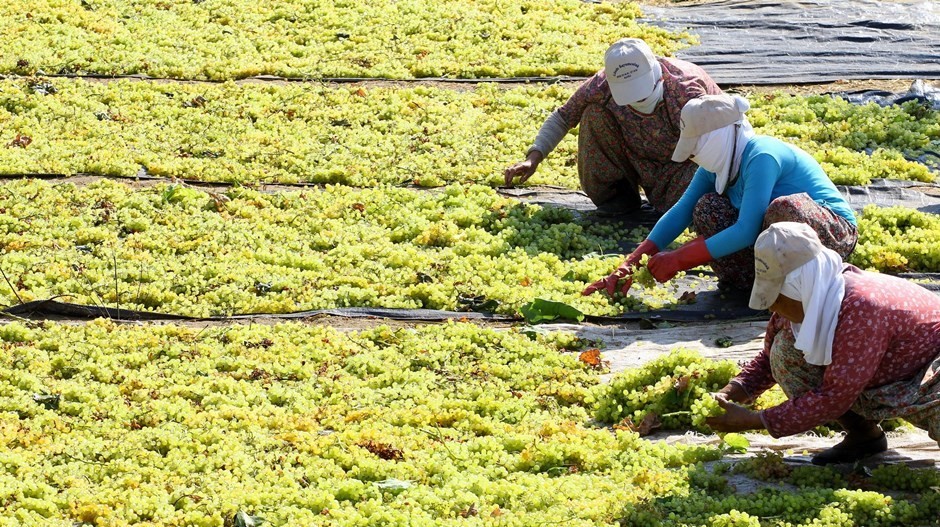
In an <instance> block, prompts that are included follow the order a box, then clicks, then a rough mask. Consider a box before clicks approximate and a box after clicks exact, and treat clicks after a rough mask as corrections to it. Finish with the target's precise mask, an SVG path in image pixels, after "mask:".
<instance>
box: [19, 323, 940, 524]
mask: <svg viewBox="0 0 940 527" xmlns="http://www.w3.org/2000/svg"><path fill="white" fill-rule="evenodd" d="M580 345H583V343H582V342H580V341H579V340H578V339H577V338H575V337H574V336H573V335H571V334H568V333H554V334H543V335H540V336H529V335H526V334H524V333H521V332H518V331H495V330H492V329H482V328H479V327H477V326H475V325H472V324H458V323H450V324H445V325H439V326H426V327H423V328H419V329H391V328H388V327H378V328H375V329H370V330H363V331H360V332H356V333H343V332H341V331H338V330H335V329H331V328H326V327H318V326H311V325H303V324H282V325H276V326H267V325H258V324H255V325H233V326H226V327H204V328H199V327H193V328H186V327H181V326H174V325H156V326H127V325H119V324H115V323H113V322H109V321H105V320H98V321H95V322H91V323H87V324H82V325H73V324H64V323H52V322H44V323H38V324H30V325H24V324H20V323H10V324H5V325H2V326H0V438H2V442H3V446H4V448H3V451H2V452H0V466H2V467H3V470H2V471H0V526H4V527H6V526H13V525H17V526H25V527H32V526H36V527H39V526H42V527H48V526H72V525H108V526H128V525H137V526H144V527H146V526H154V527H155V526H184V525H188V526H202V527H222V526H223V525H229V526H230V525H233V524H234V525H247V524H250V523H248V522H256V520H257V519H258V518H263V519H264V520H265V521H266V522H268V524H270V525H273V526H283V525H363V526H371V525H376V526H378V525H415V526H441V525H501V526H527V525H539V524H551V523H558V522H563V523H564V524H566V525H573V526H595V525H596V526H613V525H617V524H621V525H688V524H693V525H758V523H756V522H757V520H756V519H754V520H752V521H750V523H727V521H726V519H727V518H728V517H729V515H730V516H731V517H743V516H742V515H744V516H749V517H750V516H755V517H756V516H760V517H771V516H772V517H774V518H777V519H779V520H780V521H776V520H775V519H773V518H771V519H768V520H767V521H766V523H763V524H764V525H783V524H784V523H783V521H784V520H785V521H786V522H789V523H787V524H789V525H810V524H812V525H826V526H835V525H845V523H838V524H836V523H818V522H817V523H812V522H813V521H814V519H816V518H817V517H820V518H825V516H826V515H821V516H820V514H821V513H820V510H819V509H820V506H821V505H825V507H826V508H827V510H831V511H832V514H838V515H839V517H840V518H844V519H846V521H853V520H854V521H857V522H859V523H857V524H858V525H861V524H864V525H886V526H887V525H908V524H910V523H914V524H917V523H916V522H920V523H925V522H928V521H931V519H935V518H936V512H937V505H938V500H937V499H936V494H934V495H927V494H923V495H916V496H913V497H910V498H890V497H887V496H886V495H883V494H880V493H878V492H872V491H861V490H821V489H819V488H816V487H815V486H814V482H815V483H819V482H824V481H831V482H834V483H833V484H837V485H838V486H846V484H844V483H842V482H839V481H836V480H834V479H833V476H832V474H831V473H829V472H819V473H806V472H807V471H805V470H804V471H800V474H799V476H798V479H792V481H795V482H796V481H799V482H802V486H804V487H807V488H806V489H805V490H799V491H794V492H791V493H790V494H788V495H784V494H777V495H773V494H768V493H758V494H755V495H753V496H742V497H740V498H735V497H734V496H733V495H732V494H731V493H732V492H733V487H732V486H730V485H729V484H728V480H727V478H726V475H725V469H723V468H720V469H719V470H717V471H715V472H714V473H712V472H710V471H707V470H705V468H704V465H703V463H704V462H709V461H715V460H718V459H719V458H721V457H722V455H723V451H722V449H721V448H719V447H714V446H686V445H681V444H673V445H668V444H665V443H662V442H658V443H657V442H649V441H645V440H643V439H641V438H640V436H639V434H637V433H635V432H632V431H629V430H623V429H619V430H618V429H614V430H611V429H609V428H606V427H602V426H596V425H592V424H590V423H591V413H592V411H593V410H592V408H593V407H594V406H595V405H596V404H595V403H594V402H592V401H594V400H595V399H598V398H600V397H602V394H603V390H601V389H599V388H600V387H599V385H598V384H597V382H598V375H597V371H595V369H594V368H593V367H592V366H590V365H589V364H588V363H587V362H586V361H579V360H578V355H577V354H576V353H570V352H569V351H571V350H575V349H577V348H578V346H580ZM744 468H745V469H746V470H747V471H750V472H757V473H763V472H766V471H762V470H761V467H760V466H756V467H755V466H751V465H746V466H745V467H744ZM776 473H779V471H775V474H776ZM912 476H916V477H912ZM794 478H796V476H794ZM897 480H903V481H902V483H903V485H904V486H901V487H897V486H896V484H895V482H896V481H897ZM915 481H916V482H920V483H922V484H920V485H919V486H917V487H916V488H915V487H912V482H915ZM931 483H932V482H931V480H930V479H929V474H928V475H920V474H912V473H903V472H901V471H898V470H893V471H888V472H885V474H881V475H880V477H876V478H872V480H871V481H869V482H867V483H866V486H867V487H868V488H873V487H874V488H883V487H882V486H884V485H886V486H888V487H893V488H900V489H901V490H905V491H914V492H921V493H924V492H927V493H929V492H930V491H929V485H930V484H931ZM925 485H926V486H925ZM849 488H852V487H851V486H849ZM703 491H707V492H708V497H707V498H706V497H704V496H703V495H702V492H703ZM821 500H822V503H820V501H821ZM738 511H740V512H738ZM930 514H933V516H930ZM778 515H779V516H778ZM869 520H871V521H872V523H869ZM239 522H240V523H239ZM721 522H724V523H721Z"/></svg>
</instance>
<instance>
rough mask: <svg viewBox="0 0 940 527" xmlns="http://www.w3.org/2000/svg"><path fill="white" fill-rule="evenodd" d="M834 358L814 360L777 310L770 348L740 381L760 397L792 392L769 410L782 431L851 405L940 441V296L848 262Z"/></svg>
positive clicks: (765, 416)
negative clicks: (898, 419) (911, 426)
mask: <svg viewBox="0 0 940 527" xmlns="http://www.w3.org/2000/svg"><path fill="white" fill-rule="evenodd" d="M843 276H844V277H845V298H844V299H843V300H842V307H841V309H840V311H839V321H838V323H837V326H836V332H835V338H834V339H833V345H832V363H831V364H829V365H828V366H814V365H811V364H808V363H807V362H806V361H805V360H804V359H803V353H802V352H801V351H799V350H797V349H796V348H794V347H793V341H794V338H793V333H792V331H791V330H790V322H789V321H787V320H786V319H784V318H783V317H780V316H778V315H776V314H775V315H773V316H772V317H771V319H770V322H769V323H768V326H767V332H766V334H765V336H764V349H763V351H762V352H761V353H760V354H759V355H758V356H757V357H756V358H755V359H754V360H752V361H751V362H750V363H748V364H747V365H746V366H745V367H744V368H743V370H742V372H741V374H740V375H738V376H737V377H736V378H735V379H733V380H732V382H734V383H737V384H738V385H740V386H741V387H742V388H744V390H745V391H746V392H747V393H748V394H749V395H750V396H751V397H756V396H757V395H759V394H760V393H762V392H763V391H764V390H767V389H768V388H770V387H771V386H773V385H774V383H775V382H776V383H779V384H780V387H781V388H782V389H783V391H784V393H786V394H787V397H788V398H789V400H788V401H786V402H785V403H783V404H780V405H778V406H775V407H773V408H769V409H767V410H764V411H762V412H761V419H762V420H763V422H764V425H765V426H766V428H767V430H768V431H769V432H770V434H771V435H772V436H774V437H781V436H786V435H791V434H796V433H799V432H805V431H807V430H810V429H812V428H813V427H815V426H817V425H820V424H823V423H827V422H831V421H834V420H835V419H837V418H838V417H840V416H842V415H843V414H844V413H846V412H847V411H848V410H850V409H851V410H853V411H855V412H856V413H858V414H859V415H861V416H863V417H865V418H867V419H871V420H881V419H887V418H891V417H901V418H903V419H906V420H908V421H910V422H911V423H912V424H914V425H915V426H918V427H920V428H923V429H925V430H927V431H928V432H929V433H930V437H931V438H933V439H934V440H935V441H937V442H938V443H940V297H938V296H937V295H936V294H934V293H932V292H930V291H928V290H927V289H925V288H923V287H920V286H919V285H917V284H914V283H911V282H908V281H906V280H903V279H900V278H897V277H893V276H888V275H882V274H878V273H871V272H867V271H861V270H859V269H858V268H856V267H854V266H851V265H846V269H845V271H844V272H843Z"/></svg>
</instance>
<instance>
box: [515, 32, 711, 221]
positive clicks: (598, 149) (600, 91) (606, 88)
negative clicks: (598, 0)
mask: <svg viewBox="0 0 940 527" xmlns="http://www.w3.org/2000/svg"><path fill="white" fill-rule="evenodd" d="M604 64H605V68H604V69H603V70H601V71H600V72H598V73H597V74H595V75H594V76H593V77H591V78H590V79H588V80H587V81H586V82H584V83H583V84H582V85H581V86H580V87H579V88H578V89H577V90H576V91H575V92H574V94H573V95H572V96H571V97H570V98H569V99H568V101H567V102H566V103H565V104H564V105H563V106H561V107H560V108H558V109H556V110H555V111H554V112H552V114H551V115H549V117H548V119H547V120H546V121H545V123H544V124H543V125H542V128H541V129H540V130H539V132H538V135H537V136H536V138H535V143H534V144H533V145H532V147H531V148H529V151H528V153H527V155H526V160H525V161H522V162H521V163H516V164H515V165H513V166H511V167H509V168H507V169H506V171H505V176H506V185H512V183H513V180H514V179H518V180H519V181H520V182H525V181H526V180H527V179H529V177H531V176H532V174H534V173H535V170H536V168H538V165H539V163H541V162H542V160H543V159H544V158H545V157H546V156H547V155H548V154H549V153H550V152H551V151H552V150H554V149H555V147H556V146H558V143H560V142H561V140H562V139H563V138H564V137H565V135H566V134H567V133H568V131H569V130H571V129H572V128H574V127H576V126H578V125H579V124H580V130H579V132H578V176H579V178H580V182H581V188H582V190H584V192H585V193H586V194H587V195H588V197H589V198H591V201H593V202H594V204H595V205H598V206H599V208H600V209H601V210H607V211H609V212H629V211H631V210H635V209H637V208H639V207H640V205H641V201H640V194H639V189H638V187H642V188H643V191H644V193H645V194H646V198H647V200H649V203H650V205H652V206H653V207H654V208H656V209H657V210H659V211H660V212H665V211H666V210H668V209H669V207H671V206H672V205H673V204H674V203H675V202H676V200H677V199H679V196H681V195H682V191H684V190H685V188H686V187H687V186H688V185H689V181H691V180H692V174H693V173H694V172H695V165H694V164H693V163H690V162H683V163H679V164H676V163H673V162H672V161H671V160H670V156H671V154H672V151H673V149H674V148H675V145H676V142H677V141H678V140H679V114H680V112H681V111H682V107H683V106H684V105H685V104H686V103H687V102H688V101H689V100H691V99H694V98H696V97H701V96H702V95H706V94H709V93H712V94H714V93H721V89H720V88H718V86H717V85H716V84H715V82H714V81H713V80H712V79H711V77H709V76H708V74H707V73H705V71H704V70H703V69H702V68H700V67H698V66H696V65H694V64H691V63H689V62H685V61H682V60H677V59H672V58H657V57H656V56H654V55H653V52H652V50H650V48H649V46H647V45H646V43H645V42H643V41H642V40H640V39H636V38H625V39H622V40H619V41H617V42H615V43H614V44H613V45H611V46H610V48H609V49H608V50H607V53H606V54H605V55H604Z"/></svg>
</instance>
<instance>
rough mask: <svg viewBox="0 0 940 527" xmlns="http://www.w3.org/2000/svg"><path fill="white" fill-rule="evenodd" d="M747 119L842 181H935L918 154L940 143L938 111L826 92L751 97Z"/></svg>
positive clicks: (909, 104) (862, 182) (842, 182)
mask: <svg viewBox="0 0 940 527" xmlns="http://www.w3.org/2000/svg"><path fill="white" fill-rule="evenodd" d="M750 102H751V110H750V112H748V119H749V120H750V121H751V123H752V124H753V125H754V128H755V129H756V130H757V131H758V133H763V134H767V135H771V136H774V137H779V138H781V139H784V140H787V141H790V142H792V143H794V144H796V145H797V146H799V147H801V148H803V149H804V150H806V151H807V152H809V153H811V154H812V155H813V156H814V157H815V158H816V160H817V161H819V162H820V164H821V165H822V167H823V169H825V171H826V174H828V175H829V177H830V178H831V179H832V180H833V181H834V182H835V183H837V184H840V185H867V184H868V183H870V182H871V180H872V179H874V178H887V179H905V180H913V181H934V179H935V178H936V174H934V173H932V172H931V171H930V170H929V169H928V168H927V166H925V165H923V164H921V163H918V162H916V161H909V160H908V159H906V158H905V156H907V157H908V158H916V157H917V156H919V155H921V154H923V152H924V151H925V150H936V149H937V148H938V147H940V112H938V111H937V110H934V109H932V108H931V107H930V106H929V105H926V104H924V103H919V102H917V101H908V102H905V103H903V104H901V105H891V106H887V107H881V106H878V105H877V104H875V103H868V104H864V105H857V104H852V103H850V102H848V101H846V100H845V99H842V98H840V97H834V96H828V95H812V96H797V95H786V94H783V93H775V94H768V95H759V94H758V95H752V96H751V97H750Z"/></svg>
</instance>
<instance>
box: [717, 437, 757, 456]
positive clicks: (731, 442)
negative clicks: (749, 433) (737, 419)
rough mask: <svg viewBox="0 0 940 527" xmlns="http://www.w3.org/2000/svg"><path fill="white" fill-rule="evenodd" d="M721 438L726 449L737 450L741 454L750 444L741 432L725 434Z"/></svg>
mask: <svg viewBox="0 0 940 527" xmlns="http://www.w3.org/2000/svg"><path fill="white" fill-rule="evenodd" d="M721 440H722V442H723V443H724V444H725V446H726V447H727V448H728V450H730V451H732V452H738V453H741V454H743V453H745V452H747V448H748V447H749V446H751V442H750V441H748V440H747V438H746V437H744V436H743V435H741V434H735V433H730V434H725V435H724V436H723V437H722V438H721Z"/></svg>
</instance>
